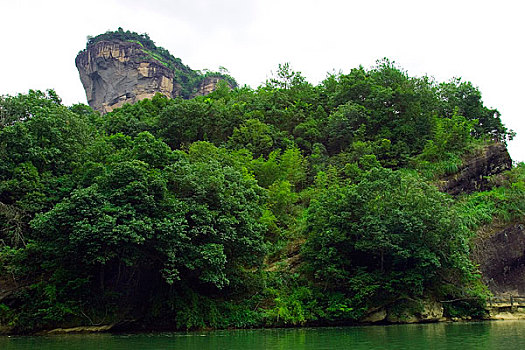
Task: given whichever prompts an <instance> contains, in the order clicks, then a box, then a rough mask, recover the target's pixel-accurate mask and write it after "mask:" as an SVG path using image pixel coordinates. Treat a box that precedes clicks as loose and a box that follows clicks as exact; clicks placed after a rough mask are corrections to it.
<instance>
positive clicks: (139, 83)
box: [75, 40, 222, 114]
mask: <svg viewBox="0 0 525 350" xmlns="http://www.w3.org/2000/svg"><path fill="white" fill-rule="evenodd" d="M75 64H76V66H77V69H78V72H79V74H80V80H81V81H82V85H83V86H84V90H85V91H86V97H87V100H88V104H89V105H90V106H91V107H92V108H93V109H94V110H97V111H99V112H101V113H103V114H104V113H108V112H111V111H112V110H113V109H115V108H118V107H121V106H122V105H123V104H125V103H135V102H137V101H139V100H142V99H145V98H151V97H153V96H154V95H155V94H157V93H160V94H162V95H164V96H167V97H170V98H175V97H178V96H181V92H182V86H181V84H180V83H178V82H176V79H175V72H174V70H172V69H170V68H168V65H167V64H166V63H165V62H162V61H160V60H158V59H156V58H155V57H154V56H153V55H152V53H151V52H148V51H147V50H146V49H144V47H143V46H142V45H141V44H140V43H138V42H133V41H119V40H112V41H99V42H96V43H94V44H92V45H89V46H88V48H87V49H85V50H83V51H81V52H80V53H79V54H78V56H77V57H76V59H75ZM186 68H187V67H186ZM193 74H195V75H196V76H198V74H197V73H193ZM221 79H222V78H221V77H214V76H204V77H203V78H202V80H201V81H200V82H199V80H198V79H197V82H198V84H197V86H195V87H193V86H191V87H189V89H190V90H193V93H192V94H191V97H195V96H199V95H207V94H209V93H211V92H213V91H214V90H215V89H216V88H217V84H218V82H219V81H220V80H221Z"/></svg>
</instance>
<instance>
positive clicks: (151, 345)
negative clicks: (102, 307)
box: [0, 321, 525, 350]
mask: <svg viewBox="0 0 525 350" xmlns="http://www.w3.org/2000/svg"><path fill="white" fill-rule="evenodd" d="M524 334H525V321H492V322H469V323H432V324H413V325H391V326H362V327H338V328H298V329H257V330H233V331H212V332H191V333H154V334H130V335H122V334H116V335H112V334H86V335H63V336H42V337H0V349H2V350H22V349H23V350H26V349H27V350H29V349H42V350H48V349H49V350H50V349H53V350H56V349H68V350H70V349H72V350H75V349H79V350H95V349H97V350H98V349H108V350H121V349H122V350H128V349H144V350H153V349H172V350H179V349H185V350H204V349H231V350H236V349H240V350H249V349H312V350H313V349H316V350H321V349H330V350H333V349H461V350H467V349H505V350H511V349H525V336H524Z"/></svg>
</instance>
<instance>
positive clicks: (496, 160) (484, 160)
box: [440, 143, 512, 195]
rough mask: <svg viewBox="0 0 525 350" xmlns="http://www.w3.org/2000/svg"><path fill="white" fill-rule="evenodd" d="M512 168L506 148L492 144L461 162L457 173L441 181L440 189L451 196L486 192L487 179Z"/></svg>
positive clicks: (500, 144) (488, 187) (489, 185)
mask: <svg viewBox="0 0 525 350" xmlns="http://www.w3.org/2000/svg"><path fill="white" fill-rule="evenodd" d="M511 167H512V159H511V158H510V155H509V152H508V151H507V147H506V146H505V145H504V144H502V143H494V144H491V145H489V146H487V147H485V148H483V149H482V150H481V151H480V152H479V153H477V154H474V155H473V156H471V157H469V158H468V159H466V160H465V161H464V162H463V165H462V166H461V167H460V169H459V170H458V172H457V173H455V174H453V175H450V176H448V177H446V178H445V179H443V181H442V182H441V184H440V189H441V190H442V191H444V192H447V193H450V194H452V195H458V194H461V193H471V192H475V191H486V190H488V189H490V187H491V184H490V183H489V181H488V179H487V177H488V176H492V175H496V174H499V173H501V172H503V171H505V170H510V168H511Z"/></svg>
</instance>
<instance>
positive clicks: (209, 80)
mask: <svg viewBox="0 0 525 350" xmlns="http://www.w3.org/2000/svg"><path fill="white" fill-rule="evenodd" d="M219 81H221V78H219V77H205V78H204V79H202V82H201V83H200V84H199V85H198V86H197V90H196V91H195V93H194V96H206V95H208V94H210V93H212V92H213V91H215V90H217V85H218V84H219Z"/></svg>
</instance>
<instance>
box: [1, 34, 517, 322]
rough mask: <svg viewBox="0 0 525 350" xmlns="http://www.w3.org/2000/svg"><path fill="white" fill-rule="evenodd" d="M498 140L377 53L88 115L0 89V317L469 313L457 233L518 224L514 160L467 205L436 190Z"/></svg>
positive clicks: (466, 92) (428, 82)
mask: <svg viewBox="0 0 525 350" xmlns="http://www.w3.org/2000/svg"><path fill="white" fill-rule="evenodd" d="M118 33H119V34H118V35H123V38H124V39H125V40H135V39H136V40H139V39H137V38H136V37H135V36H134V35H132V36H131V37H130V36H129V35H130V34H129V32H123V31H118ZM104 35H110V37H113V36H114V35H116V34H115V33H109V34H103V35H102V36H98V37H96V38H93V39H90V43H88V45H89V44H92V43H93V42H95V41H96V40H106V39H107V38H106V37H105V36H104ZM141 37H142V39H141V40H139V41H140V42H141V43H142V45H144V46H145V47H148V49H151V50H152V48H151V47H152V46H151V45H153V44H152V42H151V43H150V41H151V40H149V41H148V40H146V39H149V38H147V37H145V36H141ZM119 40H122V39H120V38H119ZM150 46H151V47H150ZM160 52H162V51H160ZM159 55H161V54H160V53H159ZM161 56H162V55H161ZM162 57H164V56H162ZM509 137H512V132H510V131H509V130H507V129H506V128H505V127H504V125H503V124H502V122H501V119H500V115H499V113H498V112H497V110H494V109H489V108H487V107H485V106H484V105H483V102H482V100H481V94H480V92H479V91H478V89H476V88H475V87H474V86H473V85H472V84H471V83H469V82H463V81H461V80H453V81H451V82H448V83H438V82H436V81H434V80H432V79H430V78H428V77H423V78H418V77H410V76H409V75H408V74H407V73H406V72H405V71H404V70H402V69H401V68H399V67H398V66H397V65H395V64H394V63H393V62H390V61H388V60H386V59H385V60H381V61H379V62H378V63H377V65H376V66H374V67H373V68H371V69H365V68H363V67H358V68H355V69H352V70H351V72H350V73H348V74H337V75H330V76H328V77H327V78H326V79H325V80H324V81H323V82H322V83H321V84H319V85H317V86H314V85H312V84H310V83H308V82H307V81H306V80H305V79H304V77H302V76H301V74H300V73H298V72H294V71H293V70H291V69H290V67H289V65H287V64H285V65H281V66H280V67H279V70H278V72H277V74H276V76H275V77H274V78H272V79H270V80H269V81H267V82H266V84H264V85H262V86H260V87H259V88H257V89H255V90H253V89H250V88H247V87H244V88H239V89H235V90H233V91H230V90H229V89H228V88H227V87H226V86H222V87H220V88H219V89H218V90H216V91H214V92H213V93H211V94H210V95H208V96H205V97H202V96H201V97H197V98H194V99H191V100H183V99H168V98H166V97H164V96H160V95H157V96H155V97H154V98H153V99H151V100H150V99H146V100H143V101H140V102H138V103H136V104H134V105H124V106H123V107H122V108H120V109H117V110H115V111H113V112H111V113H109V114H107V115H105V116H100V115H99V114H98V113H94V112H93V111H92V110H91V109H90V108H89V107H87V106H84V105H74V106H71V107H66V106H63V105H62V103H61V101H60V99H59V97H58V96H56V94H55V93H54V92H53V91H48V92H47V93H43V92H40V91H30V92H29V93H28V94H26V95H18V96H13V97H11V96H4V97H2V98H0V324H2V325H4V326H9V327H11V329H12V331H13V332H30V331H35V330H39V329H49V328H53V327H57V326H67V325H78V324H86V325H91V324H102V323H113V322H118V321H126V322H127V324H128V325H135V326H136V327H139V326H141V325H142V326H144V325H149V326H151V325H153V326H154V327H157V328H162V327H166V328H177V329H192V328H202V327H253V326H261V325H269V326H275V325H300V324H321V323H322V324H334V323H347V322H355V321H357V320H359V319H361V318H362V317H364V316H366V315H367V314H369V313H371V312H373V311H375V310H378V309H380V308H396V307H398V308H399V307H402V305H405V304H406V302H407V301H410V302H413V301H417V300H422V299H424V298H433V299H435V300H447V301H453V302H450V303H447V304H446V305H447V308H446V312H447V313H448V315H452V316H457V315H480V314H482V312H483V309H482V305H483V301H484V299H483V298H484V297H485V296H486V295H487V291H486V289H485V288H484V287H483V285H482V283H481V280H480V278H479V273H478V271H477V270H476V268H475V266H474V265H473V264H472V263H471V261H470V259H469V240H470V239H471V237H473V235H474V234H475V230H476V228H477V227H479V225H481V224H483V223H486V222H490V221H491V220H493V218H494V217H495V216H497V217H503V218H507V219H508V220H513V219H514V218H515V217H522V216H523V210H524V208H523V207H522V204H523V203H525V186H524V181H525V180H524V176H523V166H522V165H521V166H519V167H517V168H515V169H514V170H513V171H512V172H511V173H510V174H509V175H507V176H506V177H504V178H500V179H499V180H498V179H496V180H494V184H493V185H494V188H493V189H492V190H491V191H489V192H485V193H474V194H471V195H468V196H467V195H464V196H458V197H451V196H450V195H448V194H445V193H441V192H439V191H438V190H437V187H436V186H435V185H434V181H436V180H437V179H438V177H439V176H441V175H444V174H448V173H453V172H454V171H455V170H457V166H458V165H459V164H460V163H461V161H462V158H463V157H465V155H466V154H468V153H469V152H470V151H471V150H472V149H476V148H481V147H483V146H484V145H486V144H487V143H491V142H505V141H506V140H507V139H508V138H509Z"/></svg>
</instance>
